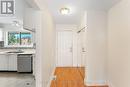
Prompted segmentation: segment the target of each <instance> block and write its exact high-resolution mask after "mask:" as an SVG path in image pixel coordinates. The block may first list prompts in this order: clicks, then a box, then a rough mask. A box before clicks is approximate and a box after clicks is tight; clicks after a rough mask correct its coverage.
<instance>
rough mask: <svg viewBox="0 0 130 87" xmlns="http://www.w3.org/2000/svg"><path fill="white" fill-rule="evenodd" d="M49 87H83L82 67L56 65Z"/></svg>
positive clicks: (83, 74)
mask: <svg viewBox="0 0 130 87" xmlns="http://www.w3.org/2000/svg"><path fill="white" fill-rule="evenodd" d="M55 75H56V77H57V78H56V80H53V81H52V83H51V87H84V76H85V73H84V68H83V67H82V68H77V67H57V68H56V71H55Z"/></svg>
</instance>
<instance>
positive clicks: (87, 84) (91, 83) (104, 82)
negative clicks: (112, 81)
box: [85, 81, 108, 87]
mask: <svg viewBox="0 0 130 87" xmlns="http://www.w3.org/2000/svg"><path fill="white" fill-rule="evenodd" d="M85 85H86V86H88V87H89V86H90V87H91V86H92V87H94V86H97V87H98V86H99V87H100V86H101V87H102V86H108V84H107V81H95V82H92V81H91V82H85Z"/></svg>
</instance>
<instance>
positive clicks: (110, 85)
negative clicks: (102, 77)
mask: <svg viewBox="0 0 130 87" xmlns="http://www.w3.org/2000/svg"><path fill="white" fill-rule="evenodd" d="M107 84H108V86H109V87H115V86H114V85H113V84H112V82H111V81H110V80H108V81H107Z"/></svg>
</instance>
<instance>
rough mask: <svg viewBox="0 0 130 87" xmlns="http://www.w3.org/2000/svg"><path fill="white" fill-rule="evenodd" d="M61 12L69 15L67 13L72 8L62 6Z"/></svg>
mask: <svg viewBox="0 0 130 87" xmlns="http://www.w3.org/2000/svg"><path fill="white" fill-rule="evenodd" d="M60 13H61V14H62V15H67V14H69V13H70V9H69V8H61V9H60Z"/></svg>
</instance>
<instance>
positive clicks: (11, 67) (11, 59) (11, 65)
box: [8, 54, 17, 71]
mask: <svg viewBox="0 0 130 87" xmlns="http://www.w3.org/2000/svg"><path fill="white" fill-rule="evenodd" d="M8 71H17V54H9V55H8Z"/></svg>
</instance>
